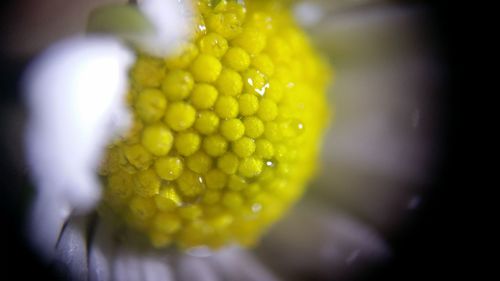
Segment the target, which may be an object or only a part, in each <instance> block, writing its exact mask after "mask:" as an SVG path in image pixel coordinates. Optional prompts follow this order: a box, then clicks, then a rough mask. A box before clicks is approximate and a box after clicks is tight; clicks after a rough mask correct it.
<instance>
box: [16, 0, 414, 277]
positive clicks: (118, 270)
mask: <svg viewBox="0 0 500 281" xmlns="http://www.w3.org/2000/svg"><path fill="white" fill-rule="evenodd" d="M170 2H172V3H173V2H176V1H159V0H158V1H156V0H150V1H148V0H145V1H139V5H138V8H137V9H136V8H134V9H135V10H134V11H133V12H131V10H128V9H130V8H131V7H128V6H127V7H126V8H124V7H121V8H119V9H124V10H127V11H126V13H133V14H134V16H138V17H137V18H138V19H141V20H144V22H143V23H142V24H144V25H143V27H145V29H143V31H141V32H137V31H134V32H131V33H129V30H127V32H121V31H120V32H118V33H116V30H112V31H113V32H114V33H115V35H102V34H100V35H98V36H94V35H88V36H85V37H84V38H75V39H68V40H66V41H64V42H62V43H59V44H55V45H54V46H52V47H51V48H49V49H48V51H47V52H46V53H45V55H42V56H41V59H39V60H37V62H35V64H33V67H32V68H31V70H30V71H29V72H28V75H27V76H26V77H27V78H26V80H25V81H26V85H28V86H27V93H28V96H29V107H30V110H31V113H30V116H31V118H30V123H29V124H30V126H29V127H28V139H27V144H28V146H27V147H28V149H29V150H28V151H29V160H30V164H31V166H30V167H31V169H32V175H33V179H34V180H35V182H36V185H37V189H38V197H37V198H36V199H35V201H34V208H33V216H32V222H33V223H32V227H33V228H32V230H34V231H32V232H33V233H34V232H37V231H38V232H39V233H37V234H36V235H34V236H33V237H32V238H33V240H34V242H35V245H37V247H38V248H40V249H41V250H42V251H43V253H44V254H45V256H46V257H47V258H48V259H49V260H57V261H59V263H61V264H63V265H64V266H63V267H64V268H65V270H67V272H69V277H70V278H82V279H91V280H143V279H144V280H171V279H174V278H175V279H180V280H193V279H199V280H219V279H225V280H280V278H286V279H287V280H288V279H293V278H300V277H297V276H300V275H296V273H299V274H300V273H302V274H303V273H304V272H307V271H308V268H316V269H318V268H320V269H319V270H318V274H319V272H321V275H320V276H323V277H328V276H330V275H331V274H332V273H331V271H330V270H327V269H325V268H326V267H328V266H329V265H331V264H335V265H338V267H336V271H338V272H344V271H345V269H344V268H342V266H340V264H352V263H353V262H354V261H361V262H362V261H370V260H377V258H380V257H387V256H388V255H389V250H388V248H387V246H386V244H385V243H384V241H383V240H382V239H381V238H380V236H379V234H378V233H377V231H376V230H374V229H371V228H370V227H369V226H367V225H366V224H363V223H360V222H359V221H358V220H357V219H353V217H352V216H350V215H347V214H343V213H341V212H333V211H331V209H329V208H326V207H322V205H323V204H321V203H311V202H310V201H306V202H301V203H299V205H298V206H297V207H296V208H294V209H293V210H292V215H291V216H286V217H285V219H284V220H281V221H280V219H281V218H282V217H283V216H284V215H285V214H286V211H287V210H288V209H289V208H290V207H291V206H292V205H293V204H295V203H296V202H297V201H298V200H299V199H300V198H301V196H302V194H303V193H304V192H305V188H306V187H307V186H308V183H309V182H310V181H311V179H313V175H314V174H315V173H319V174H320V177H319V182H320V183H321V182H322V183H321V185H322V186H329V183H328V181H330V180H331V181H335V179H331V178H329V177H328V174H329V172H328V170H329V168H328V169H325V168H324V164H323V167H319V168H318V163H320V162H318V159H317V158H318V157H319V156H320V151H321V150H320V147H321V146H320V143H321V136H322V134H323V133H324V129H325V128H326V125H327V124H328V122H329V120H331V119H330V117H331V116H333V114H331V112H329V111H330V110H331V109H332V108H334V107H333V103H331V102H329V101H328V100H327V99H326V97H325V94H324V93H325V89H326V85H327V81H328V80H329V79H330V78H331V77H332V76H334V77H335V81H339V80H340V81H342V78H343V77H342V73H348V72H342V71H337V69H336V68H335V70H334V71H331V70H330V69H329V65H328V64H327V61H326V59H325V58H324V57H323V56H321V55H319V54H320V53H319V52H318V51H316V50H315V48H314V46H313V44H312V43H311V41H310V39H308V37H307V35H306V34H305V32H304V31H303V30H302V28H301V27H299V26H298V25H297V23H296V18H295V17H298V19H299V21H300V22H301V24H303V25H305V26H306V27H307V26H309V27H312V26H321V25H322V24H324V22H325V21H327V20H328V19H327V18H325V16H324V15H325V14H324V13H326V12H325V11H320V10H318V8H317V7H318V6H315V4H307V3H306V4H303V5H299V6H297V7H298V8H296V10H295V14H293V13H292V10H290V4H289V3H286V4H284V3H283V2H287V1H283V2H282V1H271V2H266V1H250V0H249V1H245V3H243V2H240V1H196V3H195V4H196V5H194V7H193V11H189V8H186V6H182V5H181V6H175V5H174V4H172V6H169V7H170V9H166V10H165V7H166V6H165V5H167V4H166V3H170ZM176 3H177V2H176ZM308 5H310V6H308ZM167 6H168V5H167ZM174 7H176V8H174ZM175 9H177V10H175ZM124 10H122V12H123V11H124ZM167 10H168V12H167ZM110 11H111V10H110ZM113 11H116V10H113ZM174 11H177V12H174ZM108 12H109V11H108ZM108 12H103V13H102V14H94V20H96V19H97V23H96V21H94V24H95V25H94V26H92V30H94V31H100V32H103V31H109V30H106V28H104V29H103V27H108V26H109V22H108V19H109V18H107V17H108V16H109V15H110V14H109V13H108ZM120 13H121V12H120ZM120 15H123V14H120ZM168 15H172V17H175V16H178V15H182V17H179V18H180V19H179V20H180V21H181V23H180V24H179V28H178V29H177V28H172V26H173V25H172V24H169V23H167V22H165V19H168V18H170V17H169V16H168ZM170 19H171V18H170ZM100 21H101V22H100ZM344 24H345V22H344ZM326 26H329V25H326ZM340 26H342V25H340ZM347 26H348V27H349V24H347ZM350 27H351V28H352V26H350ZM315 30H316V31H315V32H312V34H313V35H315V36H318V34H320V33H321V29H315ZM318 30H319V31H318ZM338 33H340V34H342V32H338ZM320 37H321V38H323V39H324V40H325V36H324V35H321V34H320ZM319 41H320V40H319ZM322 44H323V45H322V46H325V45H328V44H331V42H328V41H327V42H322ZM334 66H335V64H334ZM332 74H334V75H332ZM337 76H339V77H338V78H337ZM361 77H363V76H361ZM344 79H345V77H344ZM343 81H346V80H343ZM358 81H364V82H365V83H368V84H370V81H366V80H362V79H359V80H358ZM336 83H337V82H336ZM342 86H343V85H342V84H340V87H342ZM337 87H339V86H337ZM88 93H91V94H88ZM61 97H65V98H67V100H66V99H65V98H61ZM344 98H346V96H344ZM383 101H388V100H387V99H385V100H384V99H380V100H378V102H379V103H377V101H372V102H373V103H372V104H381V103H383ZM337 103H338V102H336V103H335V104H337ZM358 104H359V103H358ZM337 111H338V112H337ZM351 112H352V111H351ZM418 112H419V111H417V113H415V114H417V115H418ZM335 113H336V114H335V116H339V117H338V118H340V121H339V122H340V126H342V124H345V123H342V122H343V119H342V118H345V117H346V115H345V113H343V109H337V108H336V107H335ZM86 116H88V117H89V118H86ZM361 116H364V115H362V114H361ZM372 117H373V118H371V120H372V121H373V122H375V123H374V124H375V125H376V124H377V123H376V122H377V120H378V121H381V119H377V117H378V116H372ZM415 118H416V119H418V116H417V117H415ZM344 120H345V119H344ZM363 120H366V119H363ZM335 122H337V121H335ZM415 122H416V123H417V125H418V122H419V121H418V120H417V121H415ZM379 124H380V123H379ZM384 124H385V123H384ZM384 124H382V126H381V127H379V128H384ZM412 124H413V123H412ZM346 126H347V127H345V128H347V129H348V128H358V129H359V128H360V127H356V126H348V125H346ZM340 128H341V129H342V127H340ZM365 131H366V130H362V132H365ZM333 132H342V130H337V131H335V130H334V131H333ZM357 132H360V131H357ZM344 133H345V134H344V136H346V135H347V136H349V132H348V131H347V132H345V131H344ZM351 133H353V132H351ZM355 133H356V131H354V134H355ZM368 136H369V135H368ZM349 139H350V140H360V139H363V137H362V136H361V137H359V136H358V137H354V138H349ZM327 140H328V144H327V146H326V147H327V149H326V150H324V151H325V152H324V153H323V154H322V156H323V158H326V159H332V158H334V159H341V160H342V157H343V156H345V155H346V154H345V153H346V152H344V154H342V151H339V150H338V148H334V149H330V145H332V144H335V145H336V147H343V148H342V150H345V151H350V153H351V155H353V154H354V155H355V154H356V150H357V149H356V148H355V147H356V141H352V142H349V141H344V140H343V139H342V134H340V137H339V138H337V136H335V134H333V135H332V136H331V138H330V137H329V138H327ZM342 141H344V142H342ZM358 144H359V143H358ZM349 145H351V146H354V148H352V147H351V146H349ZM349 149H351V150H349ZM331 151H334V152H335V155H333V156H332V157H330V156H329V155H328V153H330V152H331ZM385 151H393V150H390V149H389V150H385ZM367 154H369V153H364V154H363V153H362V152H360V154H359V155H362V156H360V157H361V158H358V159H357V160H356V159H352V158H349V157H346V158H345V159H347V160H346V161H347V162H344V164H346V166H349V165H354V166H356V165H368V166H370V167H371V165H372V164H370V163H369V161H368V162H366V161H365V160H367V159H368V158H369V157H368V158H367V157H365V156H366V155H367ZM347 155H349V154H347ZM363 155H364V156H363ZM374 157H375V156H374ZM375 158H377V159H378V160H374V161H379V162H378V163H379V164H387V165H378V164H375V165H374V166H378V167H379V168H380V169H379V170H378V171H382V174H383V173H384V172H391V171H393V168H394V167H393V166H391V165H393V164H394V163H398V162H397V161H396V162H390V160H387V161H389V162H387V161H386V162H384V161H385V160H386V159H381V158H378V157H375ZM345 159H344V160H345ZM351 160H353V162H349V161H351ZM368 160H369V159H368ZM329 161H330V160H327V161H326V163H327V164H329V163H330V162H329ZM335 161H337V162H335ZM335 161H334V163H337V165H338V163H339V162H338V160H335ZM356 161H358V162H356ZM380 161H382V162H380ZM323 163H325V162H323ZM340 163H342V162H340ZM346 166H343V165H342V164H340V165H338V167H337V168H338V169H339V171H344V170H345V169H344V168H345V167H346ZM410 166H411V165H410ZM343 169H344V170H343ZM325 171H327V172H326V173H325ZM404 171H405V170H403V172H402V173H399V172H398V173H397V174H398V175H401V174H404ZM407 171H410V173H411V171H413V168H412V167H410V168H408V170H407ZM377 173H378V172H376V173H375V174H377ZM333 174H335V173H333ZM98 175H99V177H98ZM337 175H338V173H337ZM340 178H342V177H340ZM347 178H348V179H350V180H352V179H353V178H352V177H351V178H349V177H347ZM337 184H339V183H338V182H337ZM341 184H343V186H359V184H358V185H356V184H355V183H354V184H353V183H352V182H346V183H341ZM365 184H366V183H365ZM315 185H318V181H317V182H316V184H315ZM363 185H364V184H363ZM315 193H316V195H317V194H318V193H319V195H320V196H319V197H323V198H330V197H331V196H332V194H333V196H334V197H337V198H345V194H344V195H343V194H342V193H340V194H339V189H338V188H320V189H318V191H316V192H314V191H312V195H313V196H314V195H315ZM310 194H311V192H310ZM342 196H344V197H342ZM355 198H361V199H360V201H359V202H362V203H361V204H363V203H365V202H373V201H370V200H368V199H367V198H366V197H365V196H359V197H355ZM100 199H102V200H100ZM320 201H321V200H320ZM308 202H309V203H308ZM316 202H318V201H316ZM350 203H352V202H349V200H347V203H346V202H345V201H344V202H342V201H341V200H339V201H337V204H339V205H340V206H342V204H350ZM367 208H368V209H369V207H367ZM355 209H356V207H355ZM94 211H95V212H94ZM276 222H277V225H276V226H275V227H274V228H273V227H272V225H273V224H275V223H276ZM270 228H271V230H270ZM307 230H310V231H307ZM261 239H263V240H262V242H260V241H261ZM241 246H243V247H251V248H255V247H256V249H255V250H251V249H249V250H247V249H243V248H241ZM274 251H276V253H275V254H277V256H279V257H280V259H279V260H278V259H274V260H273V259H272V258H270V257H271V254H270V252H274ZM299 253H305V254H304V255H303V256H301V254H299ZM318 255H319V256H318ZM311 258H315V259H317V261H318V262H317V264H316V265H315V266H316V267H315V266H311V263H310V262H307V261H306V260H305V259H311ZM261 261H265V263H261ZM339 261H341V262H339ZM290 266H292V267H293V268H289V267H290ZM286 268H288V269H286ZM321 268H323V269H325V272H326V273H325V272H322V269H321ZM339 274H340V273H339ZM294 276H295V277H294ZM306 278H307V276H306Z"/></svg>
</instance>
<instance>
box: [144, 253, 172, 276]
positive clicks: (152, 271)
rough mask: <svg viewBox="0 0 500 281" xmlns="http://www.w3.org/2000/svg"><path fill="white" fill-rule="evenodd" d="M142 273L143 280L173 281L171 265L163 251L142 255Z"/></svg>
mask: <svg viewBox="0 0 500 281" xmlns="http://www.w3.org/2000/svg"><path fill="white" fill-rule="evenodd" d="M142 274H143V278H142V279H141V280H144V281H174V280H175V278H174V274H173V269H172V266H170V265H169V263H168V261H167V258H166V255H165V253H147V254H145V255H144V256H143V257H142Z"/></svg>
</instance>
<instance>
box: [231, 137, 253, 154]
mask: <svg viewBox="0 0 500 281" xmlns="http://www.w3.org/2000/svg"><path fill="white" fill-rule="evenodd" d="M233 152H234V153H235V154H236V155H238V156H239V157H241V158H245V157H249V156H250V155H252V154H253V153H254V152H255V141H254V140H253V139H251V138H249V137H242V138H241V139H239V140H237V141H235V142H234V143H233Z"/></svg>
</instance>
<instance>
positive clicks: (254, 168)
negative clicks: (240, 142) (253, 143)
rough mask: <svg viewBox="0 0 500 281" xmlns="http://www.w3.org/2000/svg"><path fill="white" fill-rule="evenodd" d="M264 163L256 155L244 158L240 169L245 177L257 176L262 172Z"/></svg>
mask: <svg viewBox="0 0 500 281" xmlns="http://www.w3.org/2000/svg"><path fill="white" fill-rule="evenodd" d="M262 165H263V163H262V160H259V159H257V158H255V157H249V158H244V159H243V160H241V162H240V166H239V169H238V171H239V173H240V174H241V175H242V176H244V177H247V178H250V177H255V176H257V175H259V174H260V173H261V172H262Z"/></svg>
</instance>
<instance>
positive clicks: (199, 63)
mask: <svg viewBox="0 0 500 281" xmlns="http://www.w3.org/2000/svg"><path fill="white" fill-rule="evenodd" d="M190 69H191V73H192V74H193V77H194V80H196V81H197V82H207V83H210V82H214V81H215V80H217V77H219V74H220V72H221V70H222V65H221V63H220V61H219V60H218V59H217V58H216V57H214V56H211V55H205V54H201V55H199V56H198V57H197V58H196V59H195V60H194V61H193V63H192V64H191V67H190Z"/></svg>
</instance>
